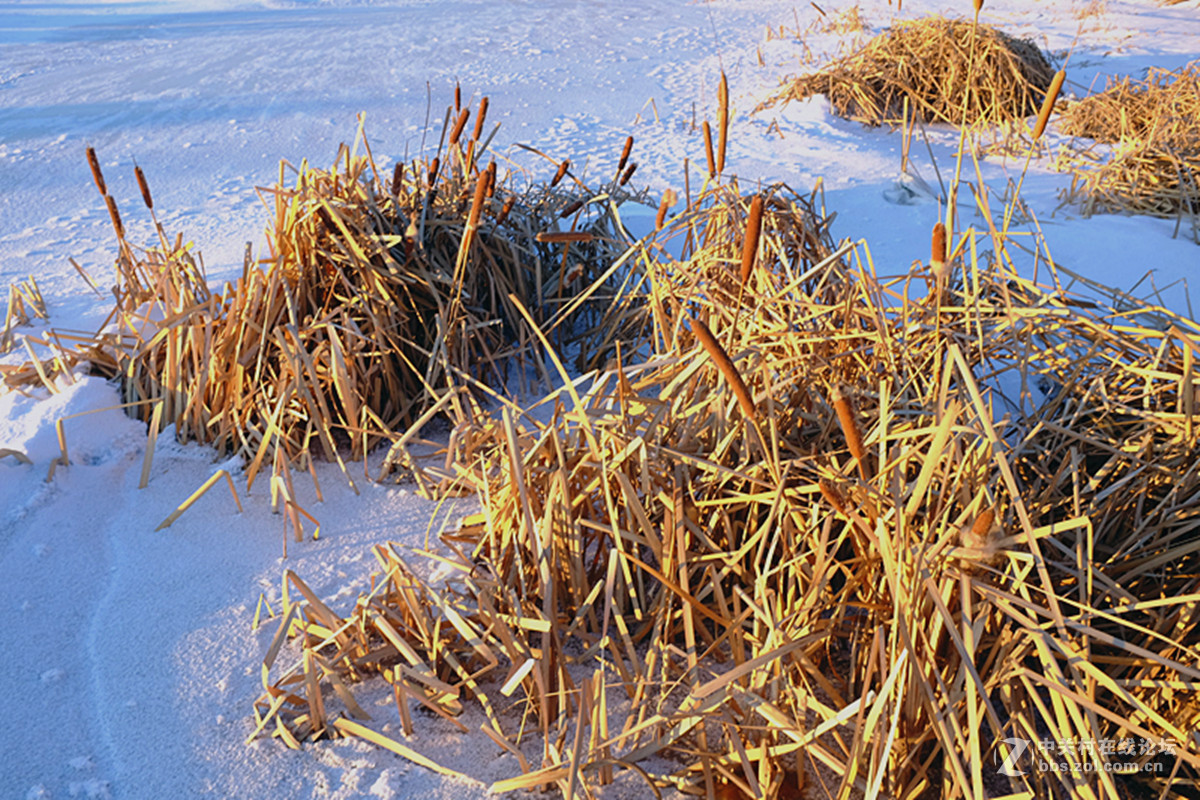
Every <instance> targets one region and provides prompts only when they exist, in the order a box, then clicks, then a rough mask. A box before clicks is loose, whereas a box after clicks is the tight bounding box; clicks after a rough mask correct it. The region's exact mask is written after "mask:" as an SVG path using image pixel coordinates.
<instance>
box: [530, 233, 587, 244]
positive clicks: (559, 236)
mask: <svg viewBox="0 0 1200 800" xmlns="http://www.w3.org/2000/svg"><path fill="white" fill-rule="evenodd" d="M533 238H534V239H536V240H537V241H539V242H541V243H542V244H574V243H577V242H590V241H591V240H592V238H593V237H592V234H590V233H588V232H587V231H560V232H559V231H542V232H540V233H538V234H537V235H536V236H534V237H533Z"/></svg>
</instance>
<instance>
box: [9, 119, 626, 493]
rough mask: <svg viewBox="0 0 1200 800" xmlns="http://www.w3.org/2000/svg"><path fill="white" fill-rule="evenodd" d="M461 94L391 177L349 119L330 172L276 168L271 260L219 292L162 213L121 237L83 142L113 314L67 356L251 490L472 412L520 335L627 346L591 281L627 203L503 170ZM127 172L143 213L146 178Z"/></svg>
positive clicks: (530, 351) (526, 344) (620, 196)
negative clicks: (234, 457) (103, 328)
mask: <svg viewBox="0 0 1200 800" xmlns="http://www.w3.org/2000/svg"><path fill="white" fill-rule="evenodd" d="M457 103H461V100H458V101H457V102H456V105H455V106H452V107H451V108H449V109H448V110H447V112H446V125H445V126H444V128H443V131H442V141H441V143H440V144H439V147H438V150H437V153H436V155H434V156H433V157H431V158H418V159H415V160H412V161H410V162H407V163H398V164H396V165H395V166H394V168H393V169H391V170H387V171H384V170H382V169H381V168H380V166H379V165H377V164H376V162H375V160H374V158H373V156H372V154H371V149H370V145H369V143H368V141H367V139H366V137H365V135H364V134H363V132H362V129H361V126H360V129H359V134H358V137H357V138H356V140H355V143H354V146H353V147H351V146H346V145H343V146H342V147H341V148H340V150H339V152H338V154H337V157H336V159H335V162H334V164H333V165H332V166H331V167H330V168H328V169H322V168H318V167H314V166H312V165H310V164H308V163H307V162H306V163H302V164H300V165H299V166H298V167H293V166H292V165H290V164H287V163H282V164H281V165H280V170H279V181H278V183H277V184H276V185H275V186H273V187H270V188H266V189H262V190H260V191H261V192H262V194H263V197H264V201H265V202H266V203H267V205H268V208H270V210H271V212H272V213H271V218H270V222H269V224H268V227H267V232H266V239H267V242H266V252H265V253H264V254H263V255H262V256H261V257H260V258H258V259H253V258H252V257H251V255H250V250H249V246H248V247H247V253H246V259H245V263H244V265H243V270H242V274H241V277H240V278H238V279H237V280H236V281H234V282H227V283H226V284H225V285H224V286H223V287H210V286H209V282H208V279H207V276H206V273H205V270H204V265H203V262H202V260H201V259H200V258H199V257H198V255H197V254H195V253H194V252H193V251H192V250H191V249H190V248H189V247H188V246H185V245H184V243H183V239H182V236H179V237H175V238H174V239H171V238H169V237H168V236H167V235H166V234H165V233H164V231H163V230H162V228H161V226H157V222H156V227H157V231H158V242H157V243H156V244H154V245H153V246H150V247H146V248H142V247H137V246H135V245H134V244H133V243H132V242H130V240H129V238H128V237H127V234H126V229H125V226H124V224H123V221H122V219H121V215H120V212H119V210H118V208H117V204H116V202H115V201H114V200H113V198H112V196H111V195H110V194H109V193H108V191H107V186H106V184H105V181H104V176H103V174H102V172H101V170H100V165H99V162H98V160H97V158H96V156H95V153H94V152H93V151H91V150H90V149H89V151H88V160H89V163H90V164H91V166H92V171H93V177H94V179H95V181H96V185H97V188H98V189H99V190H100V192H101V195H102V197H103V198H104V201H105V204H106V205H107V207H108V209H109V211H110V215H111V218H112V222H113V227H114V231H115V233H116V236H117V240H118V248H119V254H118V258H117V261H116V271H117V280H116V284H117V285H116V290H115V294H116V306H115V308H114V310H113V312H112V316H111V317H110V319H109V324H108V326H107V332H106V333H101V334H96V335H95V336H93V337H85V339H84V341H83V342H82V343H81V344H80V345H79V347H78V349H77V350H75V351H73V356H74V357H75V358H77V359H79V358H86V359H88V360H89V361H90V362H91V363H92V364H93V365H94V366H95V367H96V368H98V369H102V370H104V371H106V372H107V373H109V374H113V375H116V376H119V378H120V381H121V385H122V392H123V398H122V399H123V401H124V402H126V403H128V404H129V407H130V409H131V413H134V414H136V415H137V416H138V417H139V418H141V419H144V420H146V421H147V422H152V423H153V425H154V427H155V428H156V429H157V428H158V426H160V425H161V426H162V427H163V428H165V427H166V426H168V425H172V424H173V425H174V426H175V433H176V436H177V437H178V438H180V439H181V440H196V441H200V442H204V443H209V444H211V445H213V446H214V447H215V448H216V449H217V450H218V451H221V452H224V453H236V454H241V455H242V456H243V457H245V458H246V460H247V461H248V462H249V463H250V469H249V472H248V480H249V481H250V482H253V480H254V476H255V474H256V473H257V471H258V470H259V469H260V467H261V466H262V465H264V464H265V465H267V466H271V465H274V464H277V463H279V459H282V461H283V462H284V463H288V464H296V463H299V464H301V465H303V464H305V463H306V462H307V457H308V456H309V455H310V454H312V453H317V454H319V455H320V456H321V457H323V458H325V459H328V460H331V461H332V460H338V461H339V462H340V461H341V460H342V457H343V455H347V456H348V457H350V458H354V459H358V458H362V457H363V455H364V454H365V453H366V452H368V451H370V450H371V449H372V448H373V447H375V446H377V445H378V444H379V443H380V442H384V441H390V440H391V438H394V435H395V434H396V432H397V431H402V430H404V429H405V428H406V427H407V426H408V425H410V424H411V423H412V422H413V421H414V420H415V419H417V418H418V417H420V416H421V415H422V414H423V413H424V412H426V411H427V410H428V409H429V408H430V407H431V406H433V405H434V404H435V403H437V402H438V401H439V400H440V399H442V398H443V397H446V396H447V394H449V395H450V396H451V401H448V402H445V403H443V404H442V405H440V406H439V412H440V413H443V414H446V415H449V416H451V417H453V418H455V419H462V418H463V417H464V416H466V415H469V414H470V413H473V412H472V411H471V409H470V407H469V406H470V404H471V403H472V402H474V400H473V399H472V395H471V393H470V392H459V391H458V389H460V388H462V387H467V388H469V389H472V390H473V389H474V388H475V387H478V386H481V385H487V386H490V387H498V388H497V389H496V391H503V390H504V389H505V387H506V381H507V377H508V374H509V373H508V370H509V369H510V366H511V365H512V364H513V363H514V362H513V358H514V357H518V358H523V357H526V356H530V357H532V360H533V362H534V363H537V364H540V362H541V356H540V355H539V353H540V350H541V344H540V343H539V342H538V341H537V339H536V337H534V336H533V334H532V329H531V325H534V324H537V325H549V324H553V325H554V327H555V334H556V342H557V343H558V344H559V345H560V346H577V347H578V348H579V350H580V352H581V357H585V358H593V357H594V345H595V346H599V344H597V343H598V342H599V341H600V340H601V339H605V337H607V338H608V339H612V338H613V337H619V336H620V335H621V330H620V328H619V327H616V328H614V327H612V326H607V327H605V326H601V325H600V322H601V314H602V312H603V311H604V310H605V309H607V308H608V298H609V296H610V295H611V294H612V291H611V290H610V289H607V288H606V287H605V286H604V285H603V281H601V282H600V283H596V280H595V279H596V278H597V276H598V275H599V271H600V269H601V268H605V269H607V268H608V267H609V266H610V265H611V264H612V262H613V261H615V260H616V258H617V257H618V255H619V254H620V253H621V252H623V251H624V250H625V248H626V243H627V237H626V234H625V233H624V230H623V228H622V227H621V225H620V222H619V218H618V216H617V208H618V206H619V205H620V203H621V202H623V201H624V199H626V198H628V197H630V196H632V192H631V191H629V190H626V189H623V188H622V187H621V186H619V185H618V180H617V179H616V178H614V180H613V181H612V185H611V186H608V187H602V188H601V189H598V190H592V189H589V188H588V187H587V186H585V185H584V184H583V183H582V182H580V181H578V180H576V179H575V178H574V177H573V176H572V175H571V173H570V171H569V162H568V161H566V160H562V161H561V162H559V161H556V162H555V164H554V167H555V168H556V169H557V174H556V175H555V177H554V179H553V180H551V181H548V182H547V181H542V182H533V181H532V180H529V178H528V174H527V173H520V172H517V171H514V170H511V169H501V168H500V167H499V166H498V165H497V163H496V162H495V160H493V159H491V158H490V157H488V156H487V155H486V153H487V148H488V144H489V142H490V140H491V136H490V135H488V134H487V129H486V123H485V119H486V113H487V99H486V98H484V99H483V100H482V101H481V103H480V104H479V106H478V107H476V108H467V107H461V106H459V105H458V104H457ZM468 121H472V122H473V126H471V125H468V124H467V123H468ZM472 131H473V132H472ZM492 133H493V134H494V130H493V131H492ZM137 178H138V184H139V187H140V189H141V194H142V200H143V202H144V204H145V205H146V206H147V208H148V209H149V211H150V213H151V214H152V215H153V214H154V207H153V199H152V197H151V194H150V189H149V186H148V185H147V182H146V180H145V176H144V174H142V170H141V168H140V167H139V168H138V169H137ZM585 289H587V290H589V292H590V296H589V298H585V299H584V300H581V301H580V302H577V303H575V304H573V306H572V308H573V314H572V316H571V317H570V319H562V318H561V314H559V312H560V310H561V309H562V307H564V306H565V305H566V304H567V302H568V300H570V299H572V298H575V297H576V295H578V294H579V293H580V292H581V291H583V290H585ZM601 330H602V331H603V336H601V334H600V333H599V331H601ZM606 341H607V339H606ZM608 346H611V343H610V344H609V345H608ZM35 372H37V371H36V370H24V371H22V372H20V374H17V373H16V372H14V373H12V374H11V375H6V380H9V381H10V382H12V383H20V382H32V381H36V380H38V378H37V377H36V375H35V374H34V373H35ZM37 374H40V373H37ZM156 432H157V430H156Z"/></svg>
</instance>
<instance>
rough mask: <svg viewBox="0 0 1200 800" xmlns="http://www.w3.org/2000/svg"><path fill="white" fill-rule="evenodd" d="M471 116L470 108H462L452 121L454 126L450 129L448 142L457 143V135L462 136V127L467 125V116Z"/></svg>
mask: <svg viewBox="0 0 1200 800" xmlns="http://www.w3.org/2000/svg"><path fill="white" fill-rule="evenodd" d="M469 116H471V109H469V108H464V109H463V110H462V112H461V113H460V114H459V115H458V119H457V120H455V122H454V127H453V128H452V129H451V130H450V144H452V145H454V144H458V137H459V136H462V132H463V128H465V127H467V117H469Z"/></svg>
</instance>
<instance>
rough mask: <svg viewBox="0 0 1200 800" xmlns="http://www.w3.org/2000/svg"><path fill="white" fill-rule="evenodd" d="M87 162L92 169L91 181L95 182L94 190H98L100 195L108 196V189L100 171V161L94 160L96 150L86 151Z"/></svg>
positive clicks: (89, 149)
mask: <svg viewBox="0 0 1200 800" xmlns="http://www.w3.org/2000/svg"><path fill="white" fill-rule="evenodd" d="M87 162H88V166H89V167H91V168H92V180H94V181H95V182H96V188H97V189H99V190H100V194H101V195H106V194H108V187H107V186H105V184H104V173H102V172H101V171H100V161H99V159H97V158H96V148H94V147H89V148H88V149H87Z"/></svg>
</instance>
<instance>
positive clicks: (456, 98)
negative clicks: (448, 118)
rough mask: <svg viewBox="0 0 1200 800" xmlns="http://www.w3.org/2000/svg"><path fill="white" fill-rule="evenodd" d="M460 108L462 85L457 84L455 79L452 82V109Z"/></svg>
mask: <svg viewBox="0 0 1200 800" xmlns="http://www.w3.org/2000/svg"><path fill="white" fill-rule="evenodd" d="M460 108H462V87H461V86H459V84H458V81H455V82H454V110H455V111H458V110H459V109H460Z"/></svg>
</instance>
